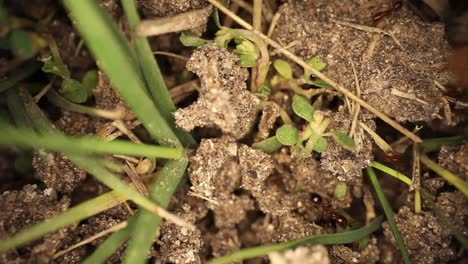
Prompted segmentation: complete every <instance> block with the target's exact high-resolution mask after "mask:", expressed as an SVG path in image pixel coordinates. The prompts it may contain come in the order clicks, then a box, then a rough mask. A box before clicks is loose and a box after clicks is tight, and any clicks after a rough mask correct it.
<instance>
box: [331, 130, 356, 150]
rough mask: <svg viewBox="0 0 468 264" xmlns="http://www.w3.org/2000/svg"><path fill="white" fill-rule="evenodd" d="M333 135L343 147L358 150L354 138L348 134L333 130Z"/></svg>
mask: <svg viewBox="0 0 468 264" xmlns="http://www.w3.org/2000/svg"><path fill="white" fill-rule="evenodd" d="M330 134H331V136H332V137H333V138H334V139H335V141H336V142H337V143H338V144H340V145H341V146H342V147H343V148H345V149H347V150H349V151H354V150H356V143H355V142H354V140H353V139H352V138H351V137H350V136H348V135H347V134H345V133H343V132H339V131H333V132H331V133H330Z"/></svg>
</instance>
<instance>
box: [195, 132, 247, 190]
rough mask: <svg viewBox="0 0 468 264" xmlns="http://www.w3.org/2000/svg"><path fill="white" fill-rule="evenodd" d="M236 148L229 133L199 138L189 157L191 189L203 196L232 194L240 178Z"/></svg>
mask: <svg viewBox="0 0 468 264" xmlns="http://www.w3.org/2000/svg"><path fill="white" fill-rule="evenodd" d="M237 148H238V147H237V143H234V142H233V140H232V139H231V138H229V137H223V138H219V139H202V141H201V143H200V146H199V147H198V149H197V151H196V153H195V155H193V156H192V157H191V158H190V161H191V162H190V167H189V177H190V181H191V183H192V187H191V189H192V190H193V191H194V192H195V193H198V194H200V195H202V196H204V197H206V198H216V197H221V196H224V195H229V194H231V193H232V192H233V191H234V190H235V188H236V187H237V186H238V184H239V181H240V168H239V165H238V162H237Z"/></svg>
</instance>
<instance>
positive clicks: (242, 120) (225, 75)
mask: <svg viewBox="0 0 468 264" xmlns="http://www.w3.org/2000/svg"><path fill="white" fill-rule="evenodd" d="M187 69H188V70H190V71H192V72H194V73H195V74H197V75H198V77H200V80H201V90H200V91H199V92H200V94H199V97H198V100H197V101H196V102H195V103H193V104H192V105H190V106H189V107H187V108H183V109H179V110H177V111H176V112H175V115H174V116H175V119H176V124H177V125H178V126H179V127H181V128H183V129H185V130H187V131H191V130H192V129H194V128H195V127H217V128H220V129H221V130H222V131H223V132H224V133H225V134H228V135H231V136H233V137H235V138H237V139H240V138H242V137H244V136H245V135H246V134H247V133H248V132H249V131H250V129H251V128H252V126H253V124H254V121H255V117H256V115H257V106H258V104H259V102H260V100H259V99H258V98H257V97H256V96H255V95H253V94H252V93H250V92H249V91H247V90H246V88H247V86H246V84H245V81H246V80H247V77H248V73H247V70H246V69H245V68H242V67H241V66H240V64H239V57H237V56H235V55H233V54H231V53H230V52H228V51H227V50H226V49H222V48H219V47H217V46H216V45H215V44H207V45H205V46H203V47H201V48H198V49H197V50H196V51H195V52H194V53H193V54H192V57H190V60H189V61H188V63H187Z"/></svg>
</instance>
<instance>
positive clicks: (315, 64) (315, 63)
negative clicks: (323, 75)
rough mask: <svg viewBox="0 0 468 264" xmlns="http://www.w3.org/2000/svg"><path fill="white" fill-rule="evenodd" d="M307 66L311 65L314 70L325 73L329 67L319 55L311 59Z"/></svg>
mask: <svg viewBox="0 0 468 264" xmlns="http://www.w3.org/2000/svg"><path fill="white" fill-rule="evenodd" d="M307 64H309V65H310V66H311V67H312V68H314V69H316V70H317V71H323V70H324V69H325V67H327V64H326V63H325V62H323V61H322V59H321V58H320V55H317V56H315V57H313V58H312V59H310V60H309V61H308V62H307Z"/></svg>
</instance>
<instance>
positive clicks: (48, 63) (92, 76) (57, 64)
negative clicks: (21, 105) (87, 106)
mask: <svg viewBox="0 0 468 264" xmlns="http://www.w3.org/2000/svg"><path fill="white" fill-rule="evenodd" d="M49 48H50V52H51V56H49V57H47V58H45V59H43V60H42V61H43V62H44V65H43V66H42V71H44V72H47V73H51V74H54V75H57V76H59V77H61V78H62V83H61V85H60V90H59V91H60V93H61V94H62V95H63V96H64V97H65V98H67V99H68V100H70V101H72V102H74V103H83V102H86V100H88V98H89V97H90V96H92V94H93V93H92V90H93V89H94V88H95V87H96V86H97V84H98V73H97V71H95V70H91V71H88V72H87V73H86V74H85V75H84V76H83V79H82V80H81V82H79V81H77V80H75V79H72V78H71V75H70V71H69V70H68V67H67V65H65V64H64V63H63V60H62V58H61V57H60V53H59V50H58V47H57V44H56V43H55V41H54V40H53V39H50V40H49Z"/></svg>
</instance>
